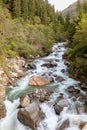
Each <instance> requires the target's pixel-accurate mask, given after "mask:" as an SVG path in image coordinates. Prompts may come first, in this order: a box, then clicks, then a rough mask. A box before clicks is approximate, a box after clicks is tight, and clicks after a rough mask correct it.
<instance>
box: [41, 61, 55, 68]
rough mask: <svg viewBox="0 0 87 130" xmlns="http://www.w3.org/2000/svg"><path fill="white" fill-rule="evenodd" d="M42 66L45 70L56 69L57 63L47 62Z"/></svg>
mask: <svg viewBox="0 0 87 130" xmlns="http://www.w3.org/2000/svg"><path fill="white" fill-rule="evenodd" d="M42 66H45V67H47V68H52V67H56V66H57V63H56V62H55V61H49V62H46V63H44V64H43V65H42Z"/></svg>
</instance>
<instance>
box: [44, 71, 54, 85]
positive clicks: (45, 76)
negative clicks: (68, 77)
mask: <svg viewBox="0 0 87 130" xmlns="http://www.w3.org/2000/svg"><path fill="white" fill-rule="evenodd" d="M42 77H44V78H45V79H47V80H49V81H50V83H53V82H54V78H53V77H52V73H51V72H49V73H44V74H43V75H42Z"/></svg>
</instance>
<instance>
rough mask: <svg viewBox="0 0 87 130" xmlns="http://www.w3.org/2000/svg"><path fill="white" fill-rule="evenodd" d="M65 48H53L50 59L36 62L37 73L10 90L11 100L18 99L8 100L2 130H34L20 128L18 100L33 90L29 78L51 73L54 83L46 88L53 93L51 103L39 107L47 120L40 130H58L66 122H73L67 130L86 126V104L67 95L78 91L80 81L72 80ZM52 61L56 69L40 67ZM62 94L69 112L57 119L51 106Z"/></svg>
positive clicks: (41, 123) (40, 126) (66, 110)
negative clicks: (59, 78)
mask: <svg viewBox="0 0 87 130" xmlns="http://www.w3.org/2000/svg"><path fill="white" fill-rule="evenodd" d="M65 44H66V43H58V44H54V46H53V48H52V53H51V54H50V55H49V56H47V57H44V58H40V59H36V60H34V61H33V62H34V64H35V65H36V67H37V68H36V70H32V71H31V70H29V71H28V72H27V76H26V77H25V78H22V79H20V80H18V81H17V83H16V84H15V87H14V88H13V89H12V90H9V92H8V94H7V97H8V99H10V100H11V99H12V100H13V99H15V98H16V99H15V100H13V102H11V101H9V100H6V101H5V106H6V109H7V116H6V117H5V118H4V119H1V120H0V130H31V129H30V128H29V127H26V126H24V125H23V124H21V123H20V122H19V121H18V119H17V111H18V109H17V107H18V106H19V98H18V97H19V96H20V94H22V93H24V92H25V93H26V92H28V91H30V90H31V89H32V88H31V87H30V86H28V82H29V78H30V77H31V76H32V75H36V74H38V75H43V74H49V73H51V76H52V78H53V79H54V83H52V84H50V85H48V86H46V88H51V89H53V90H54V93H53V94H52V95H51V97H50V101H46V102H44V103H42V104H41V105H40V107H41V109H42V111H43V112H44V113H45V115H46V117H45V119H44V120H42V121H41V122H40V124H39V126H38V128H37V130H58V125H60V124H62V123H63V121H65V120H66V119H68V120H69V121H70V126H69V128H67V129H65V130H81V129H80V128H79V124H80V122H87V115H86V113H85V112H84V105H83V103H82V102H80V101H79V96H77V99H76V101H73V100H72V96H70V94H69V93H68V92H67V88H68V87H69V86H74V87H75V88H77V87H78V84H79V81H76V80H74V79H72V78H70V77H69V73H68V70H67V69H68V67H67V66H66V65H65V64H64V59H63V55H64V53H65V51H66V47H65ZM50 60H53V61H55V62H56V64H57V66H55V67H52V68H47V67H42V66H41V65H42V64H44V63H45V62H47V61H50ZM63 71H64V72H63ZM56 76H59V77H62V78H63V81H61V82H59V81H57V80H56ZM78 88H79V87H78ZM61 93H62V94H63V98H64V99H67V100H68V102H69V104H70V108H68V107H65V108H64V109H63V111H62V112H61V114H60V115H57V114H56V113H55V110H54V108H53V105H52V104H53V103H54V102H55V101H56V100H57V98H58V97H59V96H60V94H61ZM81 94H84V93H83V91H81ZM76 105H78V106H79V113H78V112H77V110H76ZM63 130H64V129H63Z"/></svg>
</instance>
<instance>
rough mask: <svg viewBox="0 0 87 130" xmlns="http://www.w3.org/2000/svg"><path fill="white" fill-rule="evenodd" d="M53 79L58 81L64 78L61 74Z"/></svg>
mask: <svg viewBox="0 0 87 130" xmlns="http://www.w3.org/2000/svg"><path fill="white" fill-rule="evenodd" d="M55 80H56V81H58V82H62V81H63V80H64V79H63V78H62V77H61V76H57V77H56V79H55Z"/></svg>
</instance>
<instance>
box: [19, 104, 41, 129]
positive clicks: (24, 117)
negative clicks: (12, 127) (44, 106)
mask: <svg viewBox="0 0 87 130" xmlns="http://www.w3.org/2000/svg"><path fill="white" fill-rule="evenodd" d="M18 120H19V121H20V122H21V123H23V124H24V125H26V126H29V127H30V128H31V129H33V130H36V128H37V126H38V123H39V122H40V107H39V105H38V104H37V103H35V102H33V103H32V104H30V106H29V107H26V108H22V109H19V111H18Z"/></svg>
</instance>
